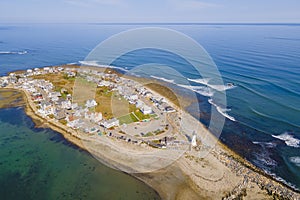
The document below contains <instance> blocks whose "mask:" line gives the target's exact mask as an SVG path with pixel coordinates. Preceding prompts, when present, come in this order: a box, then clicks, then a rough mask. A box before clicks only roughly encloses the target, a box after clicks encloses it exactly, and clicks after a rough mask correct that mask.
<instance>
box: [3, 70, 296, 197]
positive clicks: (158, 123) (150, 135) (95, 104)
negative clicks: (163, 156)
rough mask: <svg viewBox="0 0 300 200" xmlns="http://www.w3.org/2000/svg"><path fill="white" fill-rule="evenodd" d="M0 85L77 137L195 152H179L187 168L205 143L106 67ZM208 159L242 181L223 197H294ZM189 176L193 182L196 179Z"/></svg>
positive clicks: (236, 165) (13, 77)
mask: <svg viewBox="0 0 300 200" xmlns="http://www.w3.org/2000/svg"><path fill="white" fill-rule="evenodd" d="M0 86H1V87H2V88H11V89H17V90H21V91H23V92H24V93H25V95H26V96H27V98H28V101H29V104H30V106H31V108H32V109H33V111H34V112H35V114H36V115H38V116H40V117H41V118H43V119H45V120H47V121H48V122H52V123H53V124H57V125H60V126H62V127H65V129H66V130H67V131H69V132H70V133H72V134H73V136H76V137H78V138H81V136H82V135H84V137H89V138H96V139H97V138H100V139H101V138H107V139H108V140H110V141H118V142H121V143H124V144H126V145H132V146H135V147H139V148H145V149H148V150H149V149H150V150H151V149H155V150H161V151H165V150H167V149H175V148H176V150H178V149H179V150H182V152H186V151H187V150H189V151H191V152H194V153H191V154H189V153H188V152H187V153H184V155H185V156H183V159H185V161H184V162H186V163H189V165H190V166H192V165H195V166H197V165H198V164H199V163H198V160H199V159H198V158H196V157H195V156H194V154H195V152H196V151H197V149H198V148H199V147H200V146H202V147H203V146H205V144H202V143H201V139H199V138H198V137H197V136H196V134H192V133H190V134H184V133H183V132H181V130H179V127H180V118H181V113H180V111H179V109H178V108H176V106H175V105H173V104H172V103H171V102H170V101H168V99H166V98H165V97H163V96H161V95H159V94H158V93H156V92H154V91H152V90H150V89H149V88H147V87H145V86H143V85H142V84H141V83H139V82H137V81H135V80H133V79H129V78H125V77H124V76H123V77H122V76H120V75H118V74H117V73H115V72H114V71H113V70H110V69H109V68H108V69H106V70H105V71H103V70H96V69H95V68H88V67H78V66H72V65H70V66H58V67H44V68H34V69H28V70H26V71H20V72H13V73H10V74H9V75H8V76H4V77H1V78H0ZM88 88H93V89H92V90H91V91H90V93H86V92H87V90H88ZM114 105H115V106H114ZM179 133H180V134H179ZM189 135H190V136H189ZM121 143H120V144H121ZM210 155H211V156H213V157H214V159H217V160H218V162H220V163H222V165H224V166H226V167H227V168H228V169H230V171H231V172H233V173H235V174H236V175H237V176H238V177H240V180H241V181H240V183H239V184H237V185H236V186H235V187H234V188H233V189H232V190H231V191H230V192H227V193H224V194H222V196H223V199H243V197H246V196H247V194H246V190H248V189H249V187H253V184H255V185H257V186H258V187H259V188H260V189H262V190H264V191H266V192H267V193H268V194H269V195H270V196H272V197H273V198H274V199H298V197H299V195H298V194H297V193H296V192H294V191H292V190H291V189H289V188H287V187H285V186H283V185H282V184H280V183H278V182H276V181H275V180H272V179H270V178H267V177H266V176H265V175H262V173H260V172H259V173H258V172H257V171H255V170H253V168H252V167H249V166H247V165H243V164H241V162H239V161H238V159H236V158H234V157H232V156H231V155H229V154H227V153H225V151H224V150H223V149H220V148H214V149H212V150H211V152H210ZM203 170H204V169H203ZM188 171H190V169H187V173H188ZM191 176H192V177H194V179H195V180H194V181H195V182H197V179H199V177H200V175H197V176H195V175H191ZM203 180H206V179H205V178H203ZM207 180H208V179H207ZM207 180H206V181H207ZM200 183H201V182H200Z"/></svg>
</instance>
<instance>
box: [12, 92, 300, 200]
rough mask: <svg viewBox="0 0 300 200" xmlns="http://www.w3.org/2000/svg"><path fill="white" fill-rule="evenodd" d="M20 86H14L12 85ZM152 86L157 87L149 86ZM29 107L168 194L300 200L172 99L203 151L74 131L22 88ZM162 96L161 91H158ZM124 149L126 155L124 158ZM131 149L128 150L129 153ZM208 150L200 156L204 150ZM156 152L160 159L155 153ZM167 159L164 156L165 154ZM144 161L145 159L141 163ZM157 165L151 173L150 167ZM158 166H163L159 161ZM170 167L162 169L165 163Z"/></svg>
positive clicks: (84, 145)
mask: <svg viewBox="0 0 300 200" xmlns="http://www.w3.org/2000/svg"><path fill="white" fill-rule="evenodd" d="M7 88H8V89H11V90H16V89H15V88H13V87H7ZM149 90H151V89H149ZM17 91H19V92H21V93H22V94H23V97H24V100H25V103H26V106H25V111H26V114H27V115H28V116H30V117H31V118H32V119H33V120H34V121H35V123H36V124H38V125H39V126H42V127H49V128H51V129H53V130H55V131H57V132H59V133H61V134H62V135H63V136H64V137H65V138H66V139H67V140H68V141H70V142H72V143H74V144H75V145H77V146H78V147H80V148H82V149H84V150H87V151H88V152H90V153H91V154H92V155H93V156H95V157H96V158H97V159H99V160H100V161H101V162H103V163H105V164H106V165H108V166H110V167H113V168H116V169H118V170H121V171H128V170H130V171H132V172H133V173H130V174H131V175H132V176H134V177H136V178H138V179H140V180H142V181H143V182H145V183H146V184H148V185H149V186H151V187H152V188H154V189H155V190H156V191H157V192H158V193H159V195H160V196H161V197H162V199H180V200H185V199H186V200H189V199H235V198H238V197H241V198H242V197H243V198H244V199H273V198H278V199H280V198H282V197H285V198H287V199H300V195H299V193H297V192H296V191H293V190H292V189H291V188H289V187H287V186H286V185H284V184H283V183H280V182H277V181H276V180H274V179H273V178H271V177H270V176H268V175H266V174H265V173H264V172H263V171H262V170H260V169H258V168H256V167H255V166H253V165H252V164H251V163H249V162H248V161H246V160H244V159H243V158H241V157H240V156H239V155H237V154H235V153H234V152H233V151H231V150H230V149H229V148H228V147H226V146H225V145H223V144H222V143H221V142H219V141H218V139H217V138H215V137H214V136H213V135H212V134H211V133H210V132H209V131H208V130H207V129H206V127H205V126H204V125H203V124H201V123H200V122H199V121H198V120H196V119H195V118H193V117H192V116H191V115H189V114H188V113H186V112H185V111H183V110H181V109H180V108H179V107H177V106H176V105H174V104H173V103H172V102H171V101H169V102H168V103H169V104H170V105H172V106H173V107H175V108H176V109H177V110H179V111H180V116H181V117H182V118H185V124H184V128H186V131H189V127H193V130H196V132H197V134H198V135H202V136H203V138H205V140H204V141H205V144H204V145H203V146H208V147H212V148H209V151H208V150H207V148H201V149H200V150H195V149H191V150H187V151H185V150H184V151H183V150H182V151H174V152H172V151H164V150H160V149H154V148H151V147H141V146H136V145H132V144H127V143H126V142H124V141H120V140H118V139H115V138H109V137H108V136H101V137H99V136H97V135H92V136H90V135H86V134H82V133H80V132H78V131H76V130H73V129H71V128H69V127H67V126H64V125H62V124H61V123H59V122H57V121H55V120H54V119H44V118H43V117H42V116H40V115H39V114H38V112H37V109H36V107H35V105H34V102H33V101H32V100H31V97H30V94H29V93H28V92H27V91H25V90H22V89H17ZM152 92H153V93H155V94H156V95H160V94H158V93H156V92H155V91H152ZM120 152H122V158H120V154H119V153H120ZM124 152H126V153H124ZM201 154H203V155H205V156H203V157H201V156H200V157H199V155H201ZM153 155H156V156H157V157H156V158H153ZM162 158H163V159H162ZM140 162H142V163H140ZM148 165H151V169H156V170H154V171H153V170H152V171H149V172H147V173H140V172H144V171H147V167H145V168H143V167H144V166H148ZM156 165H157V166H156ZM162 165H163V166H166V167H164V168H160V166H162Z"/></svg>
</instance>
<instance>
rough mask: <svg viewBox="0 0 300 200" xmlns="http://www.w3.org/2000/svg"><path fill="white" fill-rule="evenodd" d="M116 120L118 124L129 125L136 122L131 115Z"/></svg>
mask: <svg viewBox="0 0 300 200" xmlns="http://www.w3.org/2000/svg"><path fill="white" fill-rule="evenodd" d="M118 120H119V121H120V124H130V123H133V122H137V121H138V119H137V118H136V117H135V116H134V115H133V114H132V113H130V114H128V115H124V116H122V117H119V118H118Z"/></svg>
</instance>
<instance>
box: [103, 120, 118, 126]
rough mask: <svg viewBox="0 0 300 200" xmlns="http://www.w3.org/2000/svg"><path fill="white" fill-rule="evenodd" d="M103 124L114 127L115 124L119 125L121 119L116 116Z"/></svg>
mask: <svg viewBox="0 0 300 200" xmlns="http://www.w3.org/2000/svg"><path fill="white" fill-rule="evenodd" d="M101 125H102V126H104V127H105V128H112V127H114V126H119V120H118V119H116V118H113V119H110V120H106V121H104V122H103V123H102V124H101Z"/></svg>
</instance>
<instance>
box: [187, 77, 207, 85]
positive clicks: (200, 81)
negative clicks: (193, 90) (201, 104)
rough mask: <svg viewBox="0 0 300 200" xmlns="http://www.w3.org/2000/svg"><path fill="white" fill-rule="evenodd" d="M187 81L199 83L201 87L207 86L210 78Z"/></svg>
mask: <svg viewBox="0 0 300 200" xmlns="http://www.w3.org/2000/svg"><path fill="white" fill-rule="evenodd" d="M188 80H189V81H192V82H195V83H200V84H202V85H207V84H208V82H209V81H210V78H199V79H191V78H188Z"/></svg>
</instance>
